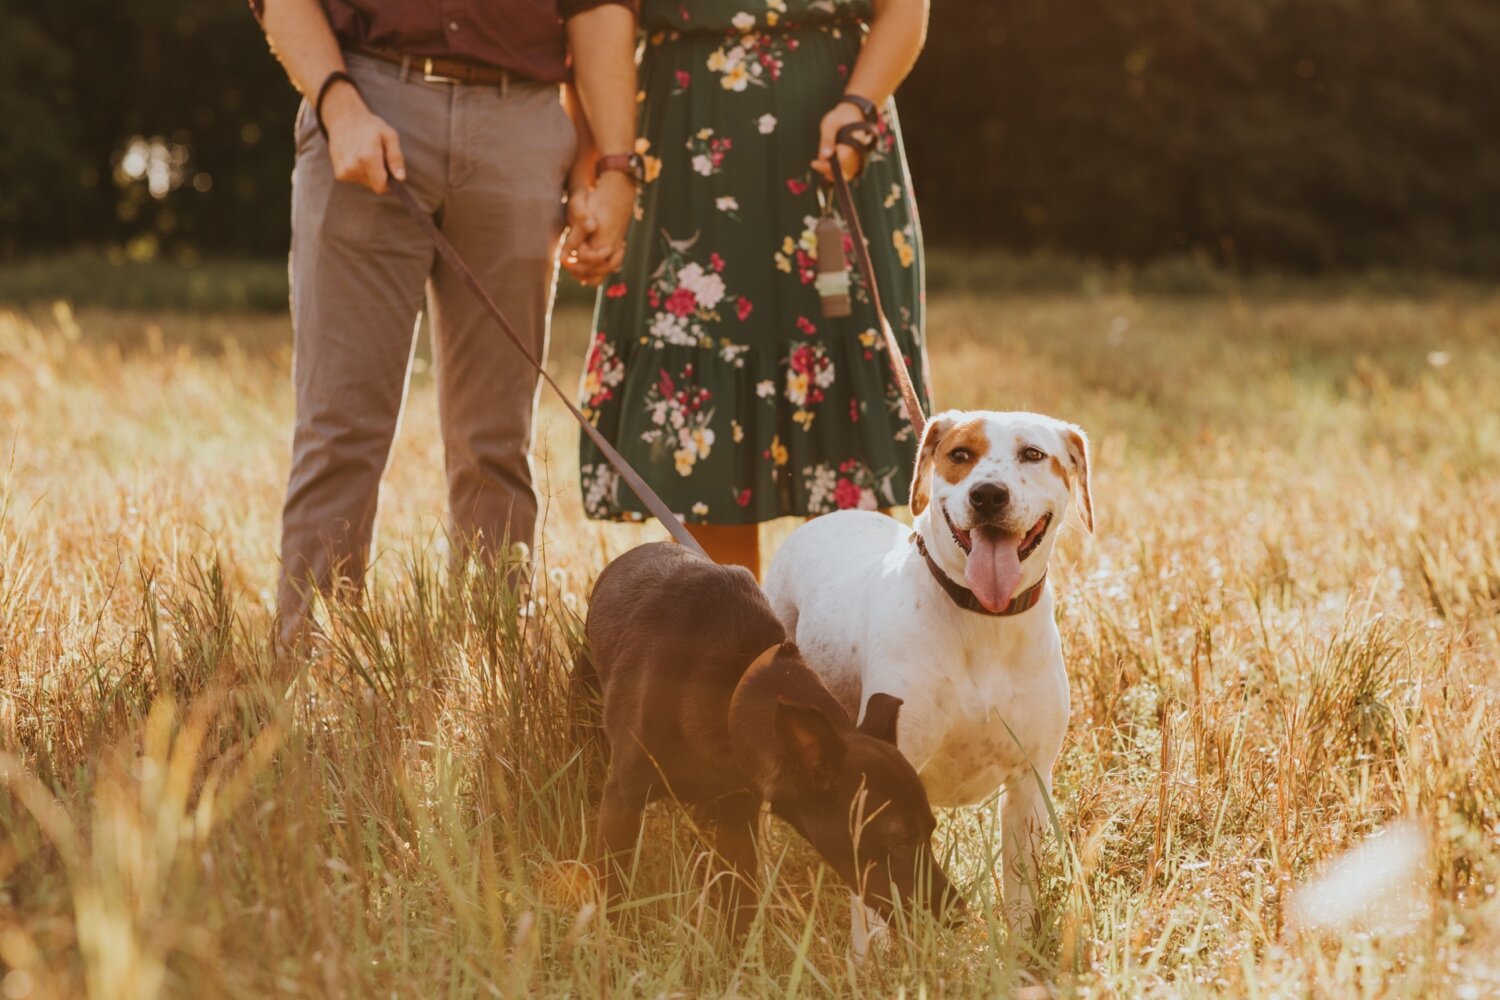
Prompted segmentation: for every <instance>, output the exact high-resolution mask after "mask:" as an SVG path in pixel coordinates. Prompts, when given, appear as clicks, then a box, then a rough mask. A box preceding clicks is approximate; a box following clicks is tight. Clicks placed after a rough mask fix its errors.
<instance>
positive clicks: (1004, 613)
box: [911, 531, 1047, 618]
mask: <svg viewBox="0 0 1500 1000" xmlns="http://www.w3.org/2000/svg"><path fill="white" fill-rule="evenodd" d="M911 540H912V541H914V542H916V543H917V551H918V552H921V553H922V558H923V559H925V560H927V569H928V571H929V572H930V573H932V578H933V579H934V580H936V581H937V582H938V586H940V587H942V588H943V593H945V594H947V595H948V596H949V597H950V598H951V599H952V600H953V603H954V604H957V605H958V606H959V607H961V608H963V609H964V610H965V611H972V612H974V613H975V614H980V615H989V616H991V617H993V618H1005V617H1009V616H1010V615H1019V614H1021V613H1022V612H1023V611H1030V610H1031V609H1032V608H1034V607H1036V604H1037V602H1038V601H1040V600H1041V599H1042V588H1043V587H1044V586H1046V584H1047V571H1046V570H1042V578H1041V579H1040V580H1038V581H1037V582H1036V583H1033V584H1032V585H1031V586H1029V587H1027V588H1026V589H1025V590H1023V591H1021V592H1020V593H1019V594H1017V595H1016V596H1015V597H1012V598H1011V599H1010V603H1009V604H1007V605H1006V606H1005V607H1003V608H1001V609H1000V610H999V611H991V610H990V609H989V608H987V607H985V606H984V605H983V604H980V603H979V598H977V597H975V596H974V592H973V591H972V590H970V589H969V588H968V587H961V586H959V585H958V584H956V583H954V582H953V578H952V577H950V576H949V575H948V574H947V573H944V572H943V568H942V567H941V566H939V565H938V564H937V563H936V562H934V561H933V558H932V555H931V553H929V552H928V551H927V543H926V542H924V541H923V540H922V536H921V534H920V533H919V532H915V531H913V532H912V533H911Z"/></svg>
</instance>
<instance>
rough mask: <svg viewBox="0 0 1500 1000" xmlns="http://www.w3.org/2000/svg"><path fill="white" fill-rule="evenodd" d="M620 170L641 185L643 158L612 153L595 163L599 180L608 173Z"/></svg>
mask: <svg viewBox="0 0 1500 1000" xmlns="http://www.w3.org/2000/svg"><path fill="white" fill-rule="evenodd" d="M609 170H618V171H620V173H622V174H627V175H629V177H630V178H631V179H632V180H634V181H635V182H636V183H637V184H639V183H641V181H642V180H644V178H643V177H642V170H641V158H640V156H639V155H637V154H635V153H611V154H610V155H608V156H601V157H599V159H597V160H595V161H594V177H595V178H596V179H597V178H599V177H602V176H604V174H605V172H606V171H609Z"/></svg>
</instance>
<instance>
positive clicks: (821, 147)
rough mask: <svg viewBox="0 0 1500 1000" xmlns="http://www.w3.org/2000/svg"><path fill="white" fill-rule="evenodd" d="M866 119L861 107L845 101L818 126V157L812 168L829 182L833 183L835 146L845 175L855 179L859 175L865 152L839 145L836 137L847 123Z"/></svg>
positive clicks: (835, 106) (834, 108)
mask: <svg viewBox="0 0 1500 1000" xmlns="http://www.w3.org/2000/svg"><path fill="white" fill-rule="evenodd" d="M864 120H865V116H864V114H863V113H861V112H860V110H859V108H857V107H855V106H854V105H853V104H850V103H848V102H845V101H840V102H839V103H838V104H835V105H834V106H833V110H831V111H829V112H828V114H826V115H824V116H823V122H822V124H821V125H820V126H819V127H818V158H817V159H816V160H813V161H812V168H813V169H814V170H816V171H817V172H818V173H819V174H822V175H823V179H824V180H825V181H827V182H828V183H830V184H832V183H833V164H832V162H831V160H832V157H833V154H834V150H835V148H836V149H837V150H838V155H839V166H841V167H842V168H843V170H844V176H845V177H847V178H849V179H850V180H853V179H854V178H855V177H857V176H858V175H859V170H860V165H861V164H862V163H863V161H864V153H863V152H861V151H860V150H857V149H855V148H853V147H851V146H844V145H839V144H838V143H837V142H836V139H835V137H836V136H837V135H838V134H839V129H841V128H843V127H844V126H845V125H853V124H856V123H862V122H864Z"/></svg>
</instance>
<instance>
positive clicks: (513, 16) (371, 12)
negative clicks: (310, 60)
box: [250, 0, 634, 83]
mask: <svg viewBox="0 0 1500 1000" xmlns="http://www.w3.org/2000/svg"><path fill="white" fill-rule="evenodd" d="M263 3H264V0H250V5H251V7H253V8H255V10H256V13H257V15H258V14H259V13H260V7H261V6H262V4H263ZM322 3H323V9H324V10H325V11H326V12H327V14H328V23H329V24H330V25H332V26H333V33H334V34H335V35H337V36H338V38H339V41H340V42H341V43H342V44H343V45H345V46H346V47H357V46H361V45H366V46H369V47H371V48H376V49H385V50H387V51H389V52H399V53H402V54H404V55H411V56H447V57H449V58H456V59H467V60H469V61H471V62H477V63H483V64H484V65H486V66H499V67H500V68H501V69H506V70H509V71H510V72H512V73H515V74H516V75H518V76H524V77H529V78H531V79H533V80H540V81H542V82H543V83H558V82H561V81H562V80H564V79H566V78H567V75H568V45H567V36H566V35H564V33H563V22H564V21H565V20H567V19H568V18H570V17H572V16H573V15H575V14H581V13H582V12H584V11H586V10H592V9H593V8H595V7H600V6H603V5H604V4H606V3H620V4H624V5H625V6H627V7H634V0H322Z"/></svg>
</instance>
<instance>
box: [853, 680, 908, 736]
mask: <svg viewBox="0 0 1500 1000" xmlns="http://www.w3.org/2000/svg"><path fill="white" fill-rule="evenodd" d="M900 715H901V699H900V698H897V697H896V696H895V695H893V694H886V693H885V692H884V691H876V692H875V693H874V694H872V695H870V700H869V701H867V702H865V717H864V719H863V721H861V722H860V724H859V731H860V732H862V733H864V734H865V735H866V736H873V737H875V738H876V739H877V740H885V741H886V742H887V743H889V744H891V745H892V746H894V745H895V744H896V719H897V718H898V717H899V716H900Z"/></svg>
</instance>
